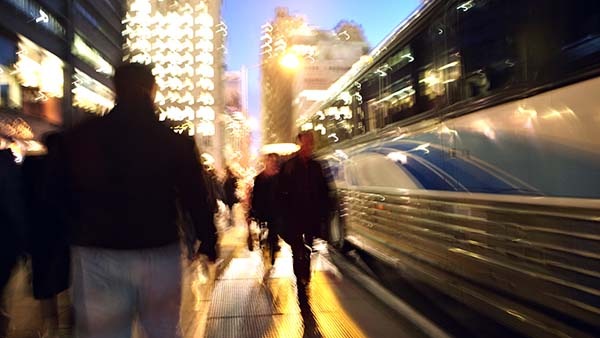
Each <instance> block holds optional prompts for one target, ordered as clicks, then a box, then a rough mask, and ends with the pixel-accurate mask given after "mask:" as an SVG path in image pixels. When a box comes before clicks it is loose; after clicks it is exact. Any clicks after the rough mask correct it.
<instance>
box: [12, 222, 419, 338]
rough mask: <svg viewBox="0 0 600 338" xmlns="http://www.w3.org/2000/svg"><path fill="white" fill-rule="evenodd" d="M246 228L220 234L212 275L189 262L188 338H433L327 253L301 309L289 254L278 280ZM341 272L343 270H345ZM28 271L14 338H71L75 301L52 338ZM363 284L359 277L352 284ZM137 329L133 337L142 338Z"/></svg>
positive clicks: (16, 301)
mask: <svg viewBox="0 0 600 338" xmlns="http://www.w3.org/2000/svg"><path fill="white" fill-rule="evenodd" d="M246 239H247V230H246V226H245V225H242V224H240V225H238V226H234V227H233V228H228V229H226V230H224V231H222V232H221V236H220V243H219V247H220V248H219V250H220V257H221V258H220V261H219V262H218V264H215V265H211V266H210V267H209V268H208V272H207V271H205V269H201V268H200V266H201V263H200V262H198V261H195V262H191V263H190V262H189V261H187V260H185V259H184V262H183V264H184V276H183V281H182V282H183V285H182V291H183V294H182V296H183V297H182V306H181V322H180V327H181V330H182V333H183V337H185V338H203V337H207V338H261V337H272V338H278V337H282V338H296V337H331V338H334V337H356V338H362V337H377V338H386V337H390V338H392V337H394V338H401V337H411V338H419V337H424V336H426V335H425V334H424V333H423V331H422V330H420V329H419V328H418V327H417V326H415V325H413V322H411V321H408V320H407V319H405V318H404V317H403V316H401V315H398V314H397V312H395V311H392V310H391V309H390V307H388V306H386V305H384V304H383V303H382V302H380V301H379V300H378V299H377V298H376V297H374V296H373V295H372V294H371V293H369V292H367V291H366V290H365V289H364V288H363V287H362V286H361V285H358V284H359V283H357V282H356V280H357V279H356V278H349V277H350V276H349V273H348V272H347V271H343V269H338V266H336V264H337V263H336V264H334V263H333V262H334V261H337V260H334V259H332V257H333V252H331V253H330V252H328V250H327V246H326V245H321V247H320V248H318V251H317V252H316V253H314V254H313V257H312V264H311V266H312V270H313V275H312V281H311V283H310V287H309V292H308V293H309V302H308V306H303V307H302V309H301V308H300V306H299V304H298V298H297V291H296V279H295V277H294V274H293V271H292V257H291V251H290V248H289V246H287V245H286V244H285V243H284V242H281V244H282V250H281V252H280V253H279V254H278V256H277V259H276V261H275V265H274V267H273V269H272V271H271V273H265V271H264V268H263V262H262V255H261V253H260V250H258V249H255V251H249V250H248V248H247V242H246ZM338 265H339V264H338ZM29 273H30V272H29V268H28V267H27V266H21V267H20V268H19V269H18V270H17V272H16V273H15V275H14V276H13V280H12V282H11V286H10V289H11V292H10V297H9V299H8V303H9V307H8V310H9V313H8V315H9V317H10V318H11V321H10V328H9V332H8V338H39V337H48V338H71V337H73V332H72V321H71V309H70V301H69V293H68V292H64V293H62V294H61V295H60V296H59V327H58V331H57V332H55V333H56V334H49V332H48V331H47V329H46V328H45V325H44V320H43V319H42V318H41V309H40V303H39V301H36V300H34V299H33V298H32V296H31V290H30V288H29V287H28V285H29V283H28V279H29V277H28V274H29ZM352 277H356V276H352ZM143 336H144V335H143V334H141V333H140V332H139V331H138V330H136V329H134V332H133V334H132V337H134V338H143Z"/></svg>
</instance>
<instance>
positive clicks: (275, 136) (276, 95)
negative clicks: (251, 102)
mask: <svg viewBox="0 0 600 338" xmlns="http://www.w3.org/2000/svg"><path fill="white" fill-rule="evenodd" d="M305 28H306V22H305V20H304V18H302V17H300V16H293V15H290V14H289V12H288V10H287V8H277V9H276V11H275V18H274V19H273V21H271V22H268V23H265V24H264V25H263V27H262V37H261V41H262V45H261V51H260V53H261V116H262V138H263V140H262V141H263V144H273V143H286V142H292V141H293V135H292V134H293V126H294V120H293V115H292V100H293V96H292V87H293V79H294V70H293V69H292V68H293V66H294V63H293V60H294V59H293V56H292V57H291V59H290V60H291V61H292V62H291V64H288V65H289V67H284V66H282V60H286V59H284V57H285V56H286V55H287V54H286V53H287V52H288V44H289V43H290V41H291V38H292V37H293V36H295V35H297V34H298V32H300V31H302V30H303V29H305ZM290 56H291V54H290ZM284 64H285V62H284Z"/></svg>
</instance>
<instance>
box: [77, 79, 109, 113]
mask: <svg viewBox="0 0 600 338" xmlns="http://www.w3.org/2000/svg"><path fill="white" fill-rule="evenodd" d="M73 106H75V107H77V108H80V109H82V110H84V111H87V112H89V113H92V114H96V115H104V114H106V113H107V112H108V111H109V110H110V109H112V107H113V106H114V93H113V92H112V90H110V89H109V88H108V87H106V86H104V85H103V84H101V83H100V82H98V81H96V80H94V79H92V78H91V77H90V76H88V75H87V74H85V73H84V72H82V71H81V70H79V69H75V86H74V88H73Z"/></svg>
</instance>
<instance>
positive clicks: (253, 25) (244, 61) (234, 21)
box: [222, 0, 421, 118]
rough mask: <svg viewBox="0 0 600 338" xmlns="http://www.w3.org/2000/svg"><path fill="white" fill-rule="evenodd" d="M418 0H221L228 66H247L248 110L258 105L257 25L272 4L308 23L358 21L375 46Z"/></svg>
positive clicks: (255, 113)
mask: <svg viewBox="0 0 600 338" xmlns="http://www.w3.org/2000/svg"><path fill="white" fill-rule="evenodd" d="M420 2H421V0H223V7H222V17H223V19H224V20H225V23H226V24H227V26H228V28H229V30H228V33H229V34H228V36H227V38H228V41H227V49H228V54H227V55H226V63H227V68H228V70H239V69H240V67H241V66H242V65H245V66H246V67H247V68H248V73H249V74H248V92H249V93H248V94H249V95H248V97H249V98H248V101H249V102H248V106H249V107H248V110H249V113H250V115H251V116H254V117H256V118H258V115H259V109H260V82H259V68H258V63H259V46H260V26H261V25H262V24H264V23H265V22H267V21H271V20H272V19H273V17H274V16H275V8H276V7H287V8H289V10H290V13H292V14H300V15H303V16H304V17H305V18H306V19H307V21H308V23H309V24H311V25H314V26H317V27H321V28H324V29H331V28H333V27H335V25H336V24H337V23H338V22H339V21H340V20H343V19H346V20H352V21H355V22H356V23H358V24H360V25H362V27H363V29H364V32H365V35H366V36H367V40H368V41H369V45H370V46H371V47H374V46H376V45H377V44H378V43H379V42H380V41H381V40H382V39H383V38H384V37H385V36H386V35H387V34H388V33H390V32H391V31H392V29H394V27H396V25H398V24H399V23H400V22H401V21H402V20H403V19H405V18H406V17H407V16H408V15H409V14H410V13H411V12H412V11H413V10H414V9H415V8H416V7H417V6H418V4H419V3H420Z"/></svg>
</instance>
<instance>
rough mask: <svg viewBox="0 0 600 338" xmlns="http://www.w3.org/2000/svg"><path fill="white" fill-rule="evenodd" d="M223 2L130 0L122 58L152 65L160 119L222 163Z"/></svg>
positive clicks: (212, 0) (205, 0) (216, 0)
mask: <svg viewBox="0 0 600 338" xmlns="http://www.w3.org/2000/svg"><path fill="white" fill-rule="evenodd" d="M221 2H222V1H221V0H162V1H161V0H129V1H128V9H127V15H126V17H125V25H126V27H125V30H124V31H123V35H124V36H125V38H126V42H125V46H124V47H125V48H124V49H125V56H124V59H125V60H127V61H131V62H141V63H152V64H153V72H154V75H155V76H156V82H157V84H158V87H159V89H158V92H157V94H156V103H157V106H158V107H159V109H160V120H162V121H167V122H169V124H170V125H171V126H172V128H173V129H174V131H176V132H179V133H186V134H188V135H190V136H194V138H196V141H197V144H198V146H199V147H200V150H201V151H202V152H206V153H209V154H210V155H212V156H213V157H214V158H215V160H216V162H217V163H220V162H221V151H220V149H221V143H222V142H221V135H220V133H219V132H220V130H219V128H216V126H215V118H216V116H217V114H218V113H219V112H221V111H222V110H223V100H222V95H223V89H222V88H221V84H222V81H221V77H222V73H223V45H224V36H225V35H226V32H225V29H226V28H225V25H224V24H223V23H222V22H221V19H220V10H221Z"/></svg>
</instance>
